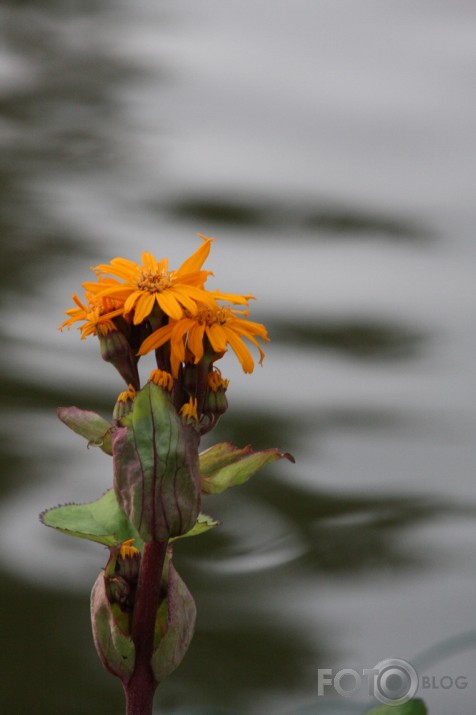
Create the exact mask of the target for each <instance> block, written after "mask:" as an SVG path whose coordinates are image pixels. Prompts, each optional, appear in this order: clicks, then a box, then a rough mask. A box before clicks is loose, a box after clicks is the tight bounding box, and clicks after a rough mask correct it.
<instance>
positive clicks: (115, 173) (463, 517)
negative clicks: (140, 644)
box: [0, 0, 476, 715]
mask: <svg viewBox="0 0 476 715" xmlns="http://www.w3.org/2000/svg"><path fill="white" fill-rule="evenodd" d="M0 28H1V45H0V105H1V110H2V112H1V119H0V142H1V146H2V152H1V156H2V160H1V165H0V183H1V198H0V224H1V227H2V242H1V248H0V252H1V253H0V255H1V257H2V264H1V265H2V269H3V270H2V278H3V280H2V287H1V293H0V300H1V310H2V338H3V340H2V345H3V350H2V357H1V360H2V363H1V364H2V371H3V375H2V390H3V399H2V409H3V420H2V424H3V434H2V479H1V481H0V490H1V492H0V493H1V498H2V501H1V503H0V538H1V544H2V549H1V556H0V573H1V576H2V587H1V589H0V594H1V598H2V601H1V604H0V613H1V622H2V635H3V638H2V644H3V647H2V649H1V656H0V658H1V661H0V664H1V669H0V672H1V676H0V684H1V685H0V705H1V707H0V710H1V712H5V713H7V712H8V713H14V714H15V715H26V714H27V713H28V714H29V713H32V712H34V713H35V714H37V715H43V713H48V714H53V713H62V714H63V713H68V715H76V714H77V715H79V714H83V713H85V712H88V713H91V714H92V715H95V714H96V713H97V715H106V714H109V713H110V714H111V715H113V714H116V713H120V712H122V694H121V692H120V686H119V684H118V682H116V681H115V680H114V679H113V678H112V677H110V676H109V675H108V674H107V673H106V672H105V671H103V670H102V669H101V666H100V664H99V662H98V661H97V658H96V655H95V653H94V649H93V645H92V641H91V636H90V632H89V615H88V593H89V591H90V588H91V585H92V583H93V582H94V580H95V578H96V575H97V573H98V570H99V569H100V568H101V567H102V566H103V565H104V562H105V558H106V555H105V553H104V551H102V550H101V548H100V547H97V546H95V545H93V544H89V543H82V542H78V543H76V541H75V540H73V539H70V540H68V538H67V537H64V536H62V535H60V534H56V533H53V532H50V531H49V530H47V529H45V528H44V527H42V526H41V525H40V524H39V522H38V519H37V515H38V513H39V512H40V511H41V510H43V509H44V508H46V507H48V506H52V505H54V504H57V503H63V502H67V501H72V500H74V501H90V500H93V499H95V498H96V497H97V496H99V495H100V494H101V493H102V492H103V491H104V490H105V489H106V488H108V486H109V485H110V481H111V475H110V462H109V460H108V458H107V457H105V455H103V454H102V453H97V452H95V451H94V450H86V449H85V448H84V444H83V442H82V441H81V440H80V439H79V438H76V437H75V435H73V434H70V433H69V432H68V431H67V430H66V428H64V427H63V426H62V425H61V424H60V423H59V422H57V421H56V418H55V413H54V410H55V407H56V406H57V405H68V404H77V405H79V406H81V407H83V408H86V409H96V410H98V411H101V412H102V413H103V414H105V415H108V414H109V413H110V411H111V406H112V404H113V402H114V399H115V396H116V394H117V393H118V391H120V390H121V389H122V385H121V384H120V381H119V378H118V377H117V376H116V374H114V372H113V370H112V368H110V366H108V365H106V364H105V363H103V362H102V361H101V360H100V359H99V357H98V355H97V345H96V344H95V342H94V340H93V339H90V340H88V341H86V342H81V341H80V340H79V335H78V334H77V333H76V331H75V330H73V331H71V332H70V333H63V334H60V333H58V331H57V330H56V326H57V325H58V324H59V323H60V322H61V321H62V319H63V311H64V310H65V309H67V308H69V307H70V305H71V304H70V296H71V294H72V293H73V292H75V291H77V290H79V288H80V285H81V283H82V282H83V281H84V280H87V279H89V275H88V273H89V271H88V268H89V266H91V265H95V264H96V263H98V262H107V261H108V260H110V259H111V258H113V257H114V256H119V255H122V256H125V257H128V258H131V259H132V260H138V259H139V256H140V253H141V252H142V251H144V250H148V251H151V252H153V253H154V254H155V255H157V256H158V257H162V256H168V257H169V258H170V260H171V265H175V266H176V265H180V263H181V262H182V261H183V260H184V259H185V258H186V257H187V256H188V255H189V254H190V253H191V252H192V251H193V250H195V248H196V247H197V245H198V241H199V239H197V237H196V235H195V234H196V233H197V232H201V233H204V234H206V235H212V236H216V237H217V240H216V242H215V243H214V245H213V249H212V254H211V256H210V259H209V261H208V262H207V268H210V269H211V270H213V271H214V272H215V276H216V277H215V278H214V279H211V282H210V283H209V286H210V287H212V288H219V289H221V290H226V291H233V292H241V293H245V292H246V293H248V292H249V293H253V294H254V295H256V296H257V298H258V300H257V301H256V303H255V305H253V311H252V315H251V317H252V318H253V319H255V320H258V321H260V322H264V323H265V324H266V325H267V326H268V328H269V331H270V334H271V336H272V342H271V343H270V344H269V346H268V348H267V350H266V353H267V354H266V359H265V362H264V366H263V367H262V368H258V369H256V370H255V372H254V373H253V374H252V375H250V376H247V375H243V374H242V373H241V370H240V368H239V366H238V365H237V364H235V362H234V360H233V359H232V357H231V356H230V357H229V358H228V357H227V358H225V359H224V360H223V361H222V363H223V365H222V370H223V373H224V374H225V375H226V376H227V377H229V378H230V379H231V385H230V388H229V403H230V408H229V411H228V413H227V415H226V416H225V417H224V418H223V420H222V422H221V423H220V425H219V427H218V428H217V430H216V431H215V433H214V434H213V435H212V437H213V440H211V441H219V440H221V439H230V440H232V441H233V442H235V443H236V444H240V445H244V444H247V443H252V444H253V445H254V446H256V447H268V446H277V447H280V448H282V449H283V450H287V451H291V452H293V453H294V455H295V456H296V465H290V464H289V463H286V464H275V465H272V466H270V467H269V468H267V470H266V471H265V472H263V473H262V475H259V476H257V477H256V478H255V479H254V480H253V481H252V482H251V483H249V484H248V485H246V486H244V487H241V488H237V489H235V490H231V491H230V492H229V493H227V494H225V495H223V496H221V497H217V498H214V499H212V498H210V499H208V500H207V501H206V504H205V510H206V511H207V512H209V513H211V514H213V515H214V516H215V517H217V518H219V519H221V520H222V521H223V525H222V526H221V527H220V529H217V530H216V531H215V532H213V533H209V534H207V535H204V536H202V537H201V538H200V539H195V540H193V542H194V543H187V544H185V543H184V544H181V545H180V547H179V548H177V550H176V562H177V567H178V569H179V570H180V572H181V574H182V575H183V577H184V578H185V580H186V582H187V583H188V584H189V586H190V588H191V590H192V592H193V593H194V595H195V599H196V602H197V606H198V613H199V617H198V627H197V632H196V635H195V638H194V641H193V644H192V647H191V650H190V652H189V654H188V656H187V658H186V660H185V662H184V663H183V665H182V666H181V667H180V668H179V669H178V670H177V671H176V672H175V673H174V675H173V676H171V677H170V678H169V680H168V681H167V682H165V683H164V684H163V685H161V687H160V689H159V691H158V694H157V700H156V703H157V711H158V712H160V713H167V714H168V715H172V713H175V714H176V715H178V714H179V713H180V715H185V714H186V715H192V714H193V715H205V714H206V715H212V713H227V714H228V715H230V714H231V713H234V714H235V715H261V714H262V713H267V712H273V713H278V715H310V714H311V713H312V714H313V715H314V713H316V714H318V715H327V714H328V713H341V714H342V713H343V714H345V715H347V713H361V712H363V710H364V709H365V708H366V707H368V705H369V704H370V703H371V701H370V700H369V698H368V697H366V693H365V692H364V689H361V691H359V693H357V694H356V695H355V696H354V697H353V698H343V697H339V696H338V695H336V694H335V693H334V696H333V697H332V694H333V690H332V689H331V688H328V689H327V691H326V693H325V697H320V696H319V694H318V675H317V674H318V669H319V668H328V669H329V668H332V669H334V670H335V671H338V670H340V669H341V668H352V669H354V670H357V671H361V670H362V669H363V668H372V667H373V666H374V665H375V664H376V663H378V662H381V661H382V660H385V659H387V658H392V657H400V658H404V659H406V660H408V661H410V662H411V663H412V664H413V665H414V666H415V668H417V670H418V673H419V675H420V677H421V678H423V676H431V678H432V679H433V680H431V683H432V686H431V687H428V688H423V687H420V690H419V692H418V695H419V696H420V697H423V698H424V699H425V701H426V702H427V703H428V705H429V710H430V713H431V715H447V714H448V713H452V715H471V714H472V713H474V705H473V703H474V701H475V688H476V676H475V665H476V618H475V607H474V606H475V592H476V581H475V576H474V573H475V562H476V558H475V548H474V544H475V543H476V526H475V515H476V493H475V487H474V461H475V460H474V457H475V449H474V442H475V440H474V424H475V416H476V415H475V400H474V397H475V394H474V386H475V360H474V355H475V348H476V338H475V331H474V312H475V311H474V308H475V292H474V284H475V273H476V270H475V260H474V259H475V257H476V256H475V253H476V251H475V243H474V229H475V227H476V210H475V206H474V187H475V185H476V164H475V150H476V134H475V125H476V95H475V93H474V80H475V72H476V43H475V42H474V37H475V33H476V5H475V4H474V3H473V2H469V1H463V0H461V1H458V0H452V2H449V1H448V0H446V1H433V2H429V1H428V0H426V1H421V2H418V3H415V2H406V1H400V2H398V3H396V2H393V3H390V2H388V3H382V2H377V1H370V0H363V1H361V2H358V3H355V2H341V1H339V0H332V2H331V1H330V0H329V1H327V2H310V0H308V1H307V2H306V1H304V0H297V1H295V2H292V3H291V2H282V1H281V0H274V2H270V0H267V1H262V2H253V3H252V2H250V1H249V0H242V1H241V2H235V1H234V0H232V1H231V2H226V3H224V2H216V1H215V2H213V1H212V0H201V2H191V1H190V0H176V1H175V2H162V3H158V2H139V3H134V4H131V3H120V2H115V3H112V2H101V3H99V2H97V1H96V0H91V1H89V2H82V3H79V2H73V1H70V2H65V1H64V2H53V1H52V2H42V3H35V2H33V1H32V2H22V3H14V2H6V3H4V5H3V6H2V8H1V9H0ZM144 374H146V373H144ZM457 676H462V677H464V678H466V679H467V683H468V684H467V687H466V688H457V687H456V685H455V682H456V677H457ZM442 678H443V680H442ZM423 682H424V681H423V680H421V683H423ZM427 682H428V681H427ZM460 682H461V681H460ZM442 684H444V686H445V687H442ZM446 686H448V687H446Z"/></svg>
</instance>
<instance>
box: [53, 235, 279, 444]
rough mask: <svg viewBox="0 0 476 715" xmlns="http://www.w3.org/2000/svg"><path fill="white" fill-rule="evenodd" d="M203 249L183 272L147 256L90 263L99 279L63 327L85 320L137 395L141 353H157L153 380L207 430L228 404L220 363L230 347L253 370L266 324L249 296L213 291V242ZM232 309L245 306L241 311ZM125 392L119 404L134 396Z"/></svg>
mask: <svg viewBox="0 0 476 715" xmlns="http://www.w3.org/2000/svg"><path fill="white" fill-rule="evenodd" d="M199 236H200V238H201V239H202V241H203V242H202V244H201V246H200V247H199V248H198V249H197V250H196V251H195V253H193V254H192V255H191V256H190V257H189V258H188V259H187V260H186V261H185V262H184V263H182V265H181V266H180V268H178V270H171V269H169V265H168V260H167V259H166V258H162V259H161V260H157V259H156V258H155V257H154V256H153V255H152V254H150V253H147V252H144V253H142V263H141V264H138V263H134V262H133V261H130V260H128V259H125V258H113V259H112V261H111V262H110V263H109V264H101V265H98V266H95V267H94V268H92V270H93V271H94V272H95V274H96V281H95V282H86V283H84V284H83V288H84V290H85V295H84V299H83V300H81V299H80V298H79V297H78V296H77V295H73V301H74V303H75V305H76V307H74V308H71V309H69V310H67V311H66V315H67V316H68V317H67V319H66V320H65V321H64V322H63V323H62V324H61V325H60V330H62V329H64V328H66V327H67V328H70V327H71V326H72V325H73V324H75V323H78V322H79V323H80V326H79V329H80V331H81V338H82V339H85V338H87V337H88V336H89V335H96V336H97V337H98V338H99V342H100V346H101V354H102V357H103V358H104V359H105V360H107V361H108V362H111V363H112V364H113V365H114V366H115V367H116V368H117V370H118V371H119V373H120V374H121V375H122V377H123V378H124V380H125V382H126V384H127V385H128V387H129V390H128V393H127V395H129V396H130V399H131V400H132V399H133V395H134V391H137V390H139V389H140V379H139V373H138V369H137V364H138V361H139V358H140V357H141V356H143V355H145V354H147V353H149V352H151V351H154V352H155V357H156V363H157V370H154V371H153V373H152V375H151V378H150V379H151V380H152V381H153V382H155V383H156V384H158V385H160V386H161V387H162V388H163V389H166V390H168V391H169V392H171V393H172V395H171V396H172V399H173V402H174V405H175V407H176V409H177V411H178V412H180V413H181V414H182V416H183V417H184V418H186V419H191V420H196V421H197V422H200V423H201V425H202V431H207V430H208V429H210V428H211V427H212V426H213V424H214V423H215V421H216V419H217V418H218V416H219V415H220V414H221V413H223V412H224V411H225V409H226V398H225V395H224V393H225V392H226V388H227V386H228V381H227V380H224V379H223V378H222V377H221V373H220V371H219V370H218V369H217V368H216V367H215V366H214V363H215V362H216V361H217V360H218V359H220V358H221V357H223V355H224V354H225V353H226V352H227V350H228V348H229V347H230V348H231V349H232V350H233V352H234V353H235V354H236V356H237V358H238V360H239V361H240V363H241V365H242V368H243V370H244V372H246V373H250V372H252V371H253V369H254V360H253V357H252V355H251V353H250V350H249V348H248V346H247V345H246V343H245V342H244V341H245V340H249V341H250V342H251V343H252V344H254V345H255V346H256V348H257V349H258V351H259V356H260V358H259V362H260V364H261V363H262V361H263V359H264V352H263V350H262V348H261V346H260V344H259V342H258V339H259V340H262V341H264V342H267V341H268V335H267V332H266V328H265V327H264V326H263V325H261V324H260V323H255V322H252V321H249V320H247V316H248V305H249V301H250V300H251V299H252V298H253V296H251V295H236V294H230V293H221V292H220V291H216V290H215V291H208V290H207V289H206V288H205V283H206V281H207V278H208V276H210V275H212V274H211V272H210V271H206V270H202V266H203V264H204V262H205V260H206V258H207V257H208V254H209V252H210V247H211V244H212V241H213V239H212V238H207V237H206V236H202V235H201V234H199ZM233 306H240V307H239V308H236V307H233ZM127 395H126V396H125V395H124V393H121V396H120V402H121V409H124V405H125V404H127V401H128V397H127Z"/></svg>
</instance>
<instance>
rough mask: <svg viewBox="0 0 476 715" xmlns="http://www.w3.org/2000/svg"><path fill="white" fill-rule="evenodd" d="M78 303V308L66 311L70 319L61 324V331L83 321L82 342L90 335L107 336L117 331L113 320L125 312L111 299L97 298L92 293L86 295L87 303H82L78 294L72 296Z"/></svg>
mask: <svg viewBox="0 0 476 715" xmlns="http://www.w3.org/2000/svg"><path fill="white" fill-rule="evenodd" d="M72 298H73V301H74V302H75V303H76V308H70V309H69V310H66V311H65V314H66V315H68V316H69V318H68V319H67V320H65V321H63V322H62V323H61V325H60V326H59V328H58V329H59V330H63V329H64V328H68V329H69V328H71V326H72V325H73V324H74V323H77V322H78V321H83V322H84V325H81V326H80V331H81V340H85V338H87V337H88V335H107V334H108V333H111V332H113V331H114V330H116V326H115V325H114V323H113V321H112V319H113V318H115V317H117V316H119V315H122V313H123V310H122V308H121V307H117V303H115V302H114V301H113V300H111V299H110V298H96V297H95V296H94V295H92V294H91V293H86V295H85V300H86V303H83V302H81V300H80V299H79V298H78V296H77V295H76V294H74V295H73V296H72Z"/></svg>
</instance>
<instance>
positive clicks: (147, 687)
mask: <svg viewBox="0 0 476 715" xmlns="http://www.w3.org/2000/svg"><path fill="white" fill-rule="evenodd" d="M166 551H167V542H163V543H158V542H155V541H151V542H148V543H146V544H145V546H144V553H143V554H142V559H141V566H140V571H139V581H138V584H137V591H136V597H135V604H134V612H133V614H132V629H131V635H132V640H133V641H134V644H135V648H136V660H135V667H134V672H133V673H132V675H131V677H130V678H129V680H128V681H127V682H123V687H124V692H125V695H126V715H152V706H153V701H154V693H155V690H156V688H157V686H158V683H157V682H156V680H155V678H154V674H153V673H152V668H151V667H150V660H151V657H152V651H153V647H154V629H155V617H156V613H157V608H158V606H159V599H160V585H161V582H162V571H163V568H164V560H165V554H166Z"/></svg>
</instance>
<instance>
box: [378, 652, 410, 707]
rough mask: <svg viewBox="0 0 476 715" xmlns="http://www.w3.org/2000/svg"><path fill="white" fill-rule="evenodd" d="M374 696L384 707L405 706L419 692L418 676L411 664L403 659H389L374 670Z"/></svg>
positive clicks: (381, 662)
mask: <svg viewBox="0 0 476 715" xmlns="http://www.w3.org/2000/svg"><path fill="white" fill-rule="evenodd" d="M374 671H377V672H376V673H375V680H374V696H375V697H376V698H377V700H378V701H379V702H381V703H383V704H384V705H403V703H406V702H408V701H409V700H411V698H413V696H414V695H415V693H416V691H417V690H418V675H417V672H416V670H415V668H414V667H413V665H411V664H410V663H407V661H406V660H402V659H401V658H387V659H386V660H382V661H380V663H377V665H376V666H375V668H374Z"/></svg>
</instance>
